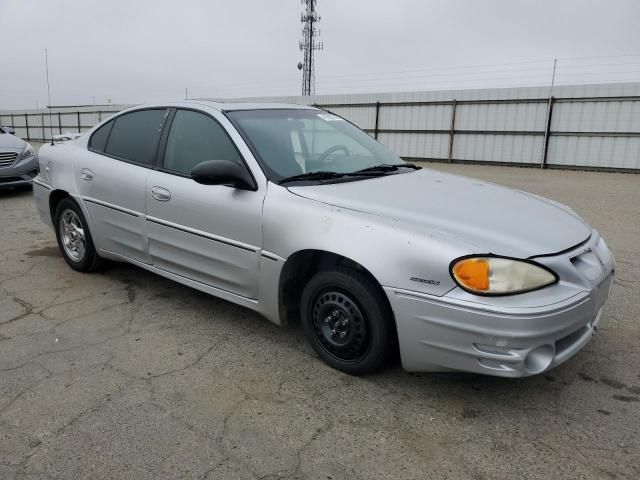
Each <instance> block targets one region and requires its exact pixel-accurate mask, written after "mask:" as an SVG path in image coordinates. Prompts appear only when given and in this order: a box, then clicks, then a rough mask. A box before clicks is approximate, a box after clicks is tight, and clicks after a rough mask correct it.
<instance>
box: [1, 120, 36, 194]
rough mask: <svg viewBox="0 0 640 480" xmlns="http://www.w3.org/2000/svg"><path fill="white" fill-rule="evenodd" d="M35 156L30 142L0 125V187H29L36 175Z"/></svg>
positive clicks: (11, 129)
mask: <svg viewBox="0 0 640 480" xmlns="http://www.w3.org/2000/svg"><path fill="white" fill-rule="evenodd" d="M36 168H37V164H36V156H35V154H34V152H33V148H32V147H31V145H30V144H28V143H27V142H25V141H24V140H22V139H21V138H19V137H16V136H15V135H14V130H13V128H10V127H6V126H0V189H1V188H8V187H29V186H31V180H32V179H33V177H35V176H36V173H37V172H36Z"/></svg>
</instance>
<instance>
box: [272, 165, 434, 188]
mask: <svg viewBox="0 0 640 480" xmlns="http://www.w3.org/2000/svg"><path fill="white" fill-rule="evenodd" d="M400 167H407V168H412V169H414V170H420V169H421V168H422V167H418V166H416V165H412V164H410V163H401V164H397V165H392V164H381V165H375V166H373V167H368V168H363V169H362V170H356V171H355V172H345V173H339V172H330V171H325V170H320V171H319V172H307V173H300V174H298V175H292V176H291V177H286V178H283V179H282V180H280V182H278V183H279V184H280V185H282V184H283V183H288V182H295V181H297V180H333V179H334V178H343V177H377V176H382V175H384V174H385V173H387V172H395V171H396V170H398V168H400Z"/></svg>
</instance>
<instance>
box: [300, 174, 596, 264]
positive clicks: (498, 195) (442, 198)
mask: <svg viewBox="0 0 640 480" xmlns="http://www.w3.org/2000/svg"><path fill="white" fill-rule="evenodd" d="M289 190H290V191H291V192H293V193H295V194H296V195H300V196H302V197H305V198H308V199H312V200H316V201H319V202H323V203H326V204H330V205H334V206H337V207H342V208H347V209H351V210H356V211H360V212H365V213H369V214H373V215H378V216H382V217H386V218H389V219H392V220H395V221H399V222H406V223H409V224H412V225H414V226H417V227H420V228H425V229H428V230H431V231H433V230H437V231H439V232H443V233H445V234H447V235H453V236H455V237H457V238H459V239H460V240H462V241H464V242H466V243H469V244H472V245H474V246H475V247H476V248H477V251H476V252H474V253H479V252H482V253H493V254H498V255H507V256H513V257H518V258H527V257H532V256H537V255H544V254H550V253H556V252H560V251H562V250H565V249H567V248H570V247H572V246H574V245H577V244H578V243H581V242H582V241H584V240H586V239H587V238H588V237H589V235H590V234H591V227H589V225H587V224H586V223H585V222H584V221H583V220H582V219H581V218H580V217H578V216H577V215H576V214H575V213H574V212H573V211H572V210H570V209H569V208H568V207H565V206H564V205H561V204H559V203H556V202H554V201H551V200H547V199H544V198H542V197H538V196H536V195H532V194H528V193H525V192H521V191H519V190H513V189H510V188H506V187H501V186H499V185H495V184H492V183H488V182H485V181H481V180H474V179H471V178H466V177H462V176H458V175H451V174H446V173H441V172H438V171H435V170H430V169H422V170H417V171H414V172H409V173H402V174H396V175H387V176H385V177H377V178H373V179H366V180H360V181H353V182H345V183H333V184H325V185H311V186H297V187H290V188H289Z"/></svg>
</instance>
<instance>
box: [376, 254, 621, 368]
mask: <svg viewBox="0 0 640 480" xmlns="http://www.w3.org/2000/svg"><path fill="white" fill-rule="evenodd" d="M574 253H575V252H574ZM569 255H571V254H569ZM613 277H614V273H613V260H612V261H611V264H609V265H602V274H601V275H600V276H599V278H597V279H594V281H593V282H592V283H591V287H590V288H586V289H582V290H576V289H572V291H573V292H574V294H573V295H571V296H569V297H568V298H564V299H560V300H559V299H558V297H557V296H555V298H553V296H552V295H550V294H549V292H547V293H546V295H547V298H548V299H551V301H548V302H547V303H548V304H547V305H544V306H533V305H531V304H529V305H526V303H527V302H523V303H522V305H518V304H517V302H514V299H515V298H516V297H517V296H513V297H511V298H509V299H507V300H506V301H504V302H503V303H502V304H501V305H500V304H499V303H500V302H499V301H498V302H495V300H487V302H485V303H481V302H478V297H476V299H475V301H474V302H471V301H469V299H466V298H465V299H462V298H460V297H459V296H458V297H456V296H455V295H453V296H448V295H445V296H443V297H434V296H429V295H425V294H421V293H416V292H410V291H405V290H400V289H395V288H391V287H385V289H384V290H385V292H386V294H387V297H388V298H389V301H390V303H391V307H392V309H393V312H394V314H395V318H396V324H397V329H398V340H399V343H400V354H401V358H402V365H403V367H404V369H405V370H407V371H429V372H444V371H464V372H475V373H481V374H487V375H496V376H502V377H525V376H529V375H534V374H538V373H541V372H544V371H546V370H549V369H551V368H553V367H556V366H557V365H559V364H561V363H562V362H564V361H566V360H567V359H569V358H571V357H572V356H573V355H574V354H576V353H577V352H578V351H579V350H580V349H581V348H582V347H584V346H585V345H586V344H587V343H588V342H589V340H590V339H591V337H592V335H593V334H594V333H595V332H596V330H597V328H598V325H599V323H600V321H601V319H602V314H603V308H604V303H605V301H606V299H607V298H608V296H609V293H610V291H611V286H612V284H613ZM562 283H563V282H562V280H561V282H560V284H558V285H556V286H554V287H549V288H557V289H559V290H561V291H569V288H568V287H567V285H562ZM562 289H564V290H562ZM544 292H545V290H544V289H543V290H539V291H538V292H532V293H531V294H525V295H530V297H529V298H531V297H535V298H537V299H539V300H543V299H544V295H545V293H544ZM485 298H486V297H485ZM505 298H506V297H505ZM529 303H531V302H529ZM533 303H536V302H533ZM538 303H544V302H538Z"/></svg>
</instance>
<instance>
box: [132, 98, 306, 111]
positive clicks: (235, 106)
mask: <svg viewBox="0 0 640 480" xmlns="http://www.w3.org/2000/svg"><path fill="white" fill-rule="evenodd" d="M189 106H191V107H202V106H206V107H209V108H213V109H215V110H219V111H221V112H224V111H227V112H228V111H233V110H273V109H296V110H318V109H317V108H315V107H312V106H310V105H298V104H294V103H265V102H224V101H214V100H207V99H203V100H199V99H195V100H182V101H179V102H155V103H153V104H142V105H136V106H135V107H133V109H138V108H145V107H147V108H148V107H189Z"/></svg>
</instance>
